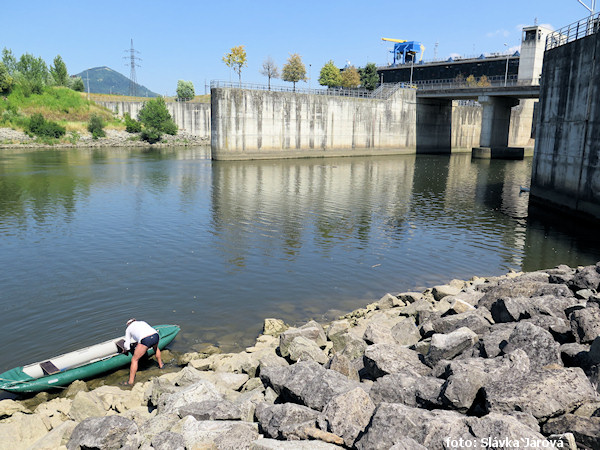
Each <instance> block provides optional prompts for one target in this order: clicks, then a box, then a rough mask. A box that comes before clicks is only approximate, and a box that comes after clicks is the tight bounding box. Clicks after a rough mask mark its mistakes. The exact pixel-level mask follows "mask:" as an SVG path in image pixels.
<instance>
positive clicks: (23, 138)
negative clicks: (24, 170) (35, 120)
mask: <svg viewBox="0 0 600 450" xmlns="http://www.w3.org/2000/svg"><path fill="white" fill-rule="evenodd" d="M104 131H105V132H106V137H103V138H99V139H93V138H92V135H91V133H89V132H87V131H86V132H83V133H79V134H80V137H79V139H77V141H76V142H75V143H67V142H59V143H56V144H44V143H40V142H36V139H35V138H31V137H29V136H28V135H27V134H26V133H25V132H23V131H18V130H13V129H11V128H0V150H15V149H17V150H18V149H24V150H30V149H40V150H41V149H70V148H100V147H115V148H122V147H131V148H143V147H146V148H165V147H189V146H207V145H210V137H206V136H196V135H193V134H189V133H187V132H185V131H182V130H179V131H178V132H177V134H176V135H175V136H170V135H168V134H165V135H163V137H162V140H161V142H157V143H156V144H149V143H148V142H144V141H142V140H140V138H139V133H128V132H126V131H124V130H114V129H105V130H104ZM132 139H133V140H132Z"/></svg>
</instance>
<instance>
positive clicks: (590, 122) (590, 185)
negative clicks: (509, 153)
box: [530, 14, 600, 221]
mask: <svg viewBox="0 0 600 450" xmlns="http://www.w3.org/2000/svg"><path fill="white" fill-rule="evenodd" d="M538 109H539V120H538V124H537V129H536V142H535V154H534V159H533V164H532V179H531V195H530V198H531V202H532V203H533V204H541V205H543V206H544V208H546V207H547V206H554V207H555V209H557V210H559V211H561V212H563V213H564V211H569V212H570V214H569V216H570V217H572V216H573V215H574V216H578V217H583V218H589V219H593V220H594V221H597V220H600V14H596V15H595V16H590V17H588V18H586V19H583V20H580V21H579V22H576V23H574V24H571V25H569V26H567V27H564V28H562V29H560V30H558V31H556V32H554V33H552V34H551V35H549V36H548V39H547V41H546V52H545V54H544V71H543V73H542V83H541V91H540V104H539V108H538Z"/></svg>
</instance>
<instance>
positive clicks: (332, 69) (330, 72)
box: [319, 60, 342, 88]
mask: <svg viewBox="0 0 600 450" xmlns="http://www.w3.org/2000/svg"><path fill="white" fill-rule="evenodd" d="M319 84H320V85H321V86H327V87H330V88H332V87H338V86H341V85H342V75H341V74H340V69H338V68H337V67H336V66H335V64H333V61H332V60H329V61H328V62H327V63H326V64H325V65H324V66H323V67H322V68H321V73H320V74H319Z"/></svg>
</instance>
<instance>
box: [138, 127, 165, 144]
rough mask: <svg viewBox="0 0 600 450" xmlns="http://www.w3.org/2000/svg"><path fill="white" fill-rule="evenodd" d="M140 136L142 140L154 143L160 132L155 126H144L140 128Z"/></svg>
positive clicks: (160, 135) (159, 136)
mask: <svg viewBox="0 0 600 450" xmlns="http://www.w3.org/2000/svg"><path fill="white" fill-rule="evenodd" d="M141 137H142V139H143V140H144V141H146V142H148V143H149V144H155V143H157V142H159V141H160V138H161V137H162V133H161V132H160V131H158V130H157V129H156V128H144V129H143V130H142V134H141Z"/></svg>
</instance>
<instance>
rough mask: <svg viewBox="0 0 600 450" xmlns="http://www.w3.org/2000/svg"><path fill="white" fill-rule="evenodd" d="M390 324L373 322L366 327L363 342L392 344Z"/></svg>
mask: <svg viewBox="0 0 600 450" xmlns="http://www.w3.org/2000/svg"><path fill="white" fill-rule="evenodd" d="M392 326H393V325H392V324H388V323H385V322H383V323H382V322H379V321H373V322H371V323H369V324H368V325H367V329H366V330H365V333H364V335H363V340H364V341H365V342H366V343H367V344H393V343H394V342H395V340H394V337H393V336H392Z"/></svg>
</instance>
